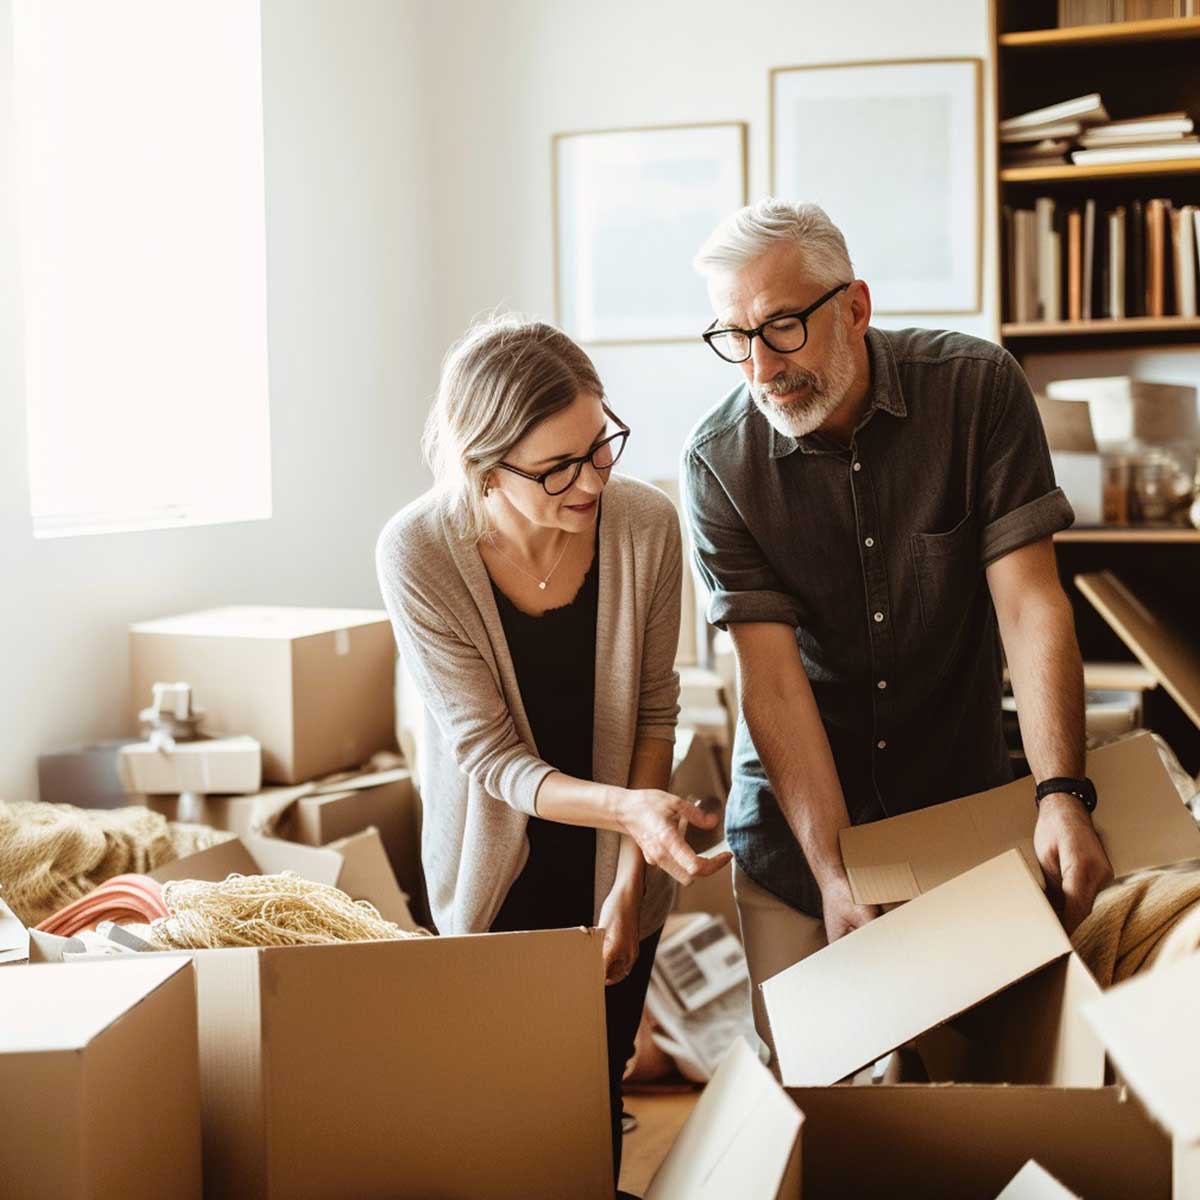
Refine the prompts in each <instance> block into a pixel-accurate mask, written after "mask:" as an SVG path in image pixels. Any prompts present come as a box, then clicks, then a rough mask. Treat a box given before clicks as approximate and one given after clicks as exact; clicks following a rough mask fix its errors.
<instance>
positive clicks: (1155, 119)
mask: <svg viewBox="0 0 1200 1200" xmlns="http://www.w3.org/2000/svg"><path fill="white" fill-rule="evenodd" d="M1194 129H1195V124H1194V122H1193V121H1192V118H1191V117H1189V116H1188V115H1187V113H1186V112H1184V111H1183V110H1182V109H1181V110H1179V111H1178V112H1169V113H1154V114H1153V115H1151V116H1147V117H1129V118H1127V119H1126V120H1123V121H1109V122H1108V124H1106V125H1090V126H1088V128H1087V129H1086V130H1084V131H1083V136H1084V137H1086V138H1088V139H1089V140H1091V139H1097V140H1099V139H1108V138H1128V137H1141V136H1142V135H1154V136H1158V135H1165V134H1173V133H1191V132H1192V131H1193V130H1194Z"/></svg>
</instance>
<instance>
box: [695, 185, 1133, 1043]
mask: <svg viewBox="0 0 1200 1200" xmlns="http://www.w3.org/2000/svg"><path fill="white" fill-rule="evenodd" d="M696 266H697V269H698V270H699V271H700V272H701V273H702V274H703V275H705V276H706V278H707V282H708V291H709V298H710V300H711V302H712V306H713V310H714V312H715V313H716V320H715V321H714V322H713V323H712V325H711V326H710V328H709V329H708V331H706V332H705V334H704V338H705V341H706V342H708V344H709V346H710V347H711V348H712V349H713V350H714V351H716V352H717V353H718V354H719V355H720V356H721V357H722V358H724V359H725V360H727V361H729V362H732V363H738V364H740V366H741V370H742V374H743V375H744V377H745V381H744V382H743V383H742V384H740V385H739V386H738V387H736V388H735V389H734V390H733V391H732V392H731V393H730V394H729V395H728V396H727V397H726V398H725V399H724V400H723V401H722V402H721V403H720V404H719V405H717V407H716V408H714V409H713V410H712V411H711V412H710V413H709V414H708V415H707V416H706V417H705V418H704V419H703V420H702V421H701V422H700V424H699V425H698V426H697V427H696V429H695V430H694V431H693V433H692V434H691V436H690V438H689V440H688V444H687V447H686V449H685V451H684V455H683V471H682V474H683V480H684V485H685V488H686V494H687V513H688V522H689V525H690V527H691V533H692V538H693V542H694V545H695V552H696V560H697V564H698V566H699V569H700V572H701V575H702V576H703V578H704V580H705V581H706V583H707V585H708V588H709V591H710V601H709V619H710V620H711V621H712V622H713V623H714V624H715V625H718V626H720V627H722V628H724V627H728V629H729V631H730V633H731V635H732V638H733V643H734V647H735V649H736V652H737V658H738V666H739V670H740V674H741V688H742V713H741V717H740V719H739V722H738V730H737V737H736V739H735V745H734V780H733V788H732V791H731V795H730V799H729V806H728V810H727V813H726V829H727V831H728V835H729V843H730V847H731V849H732V850H733V852H734V857H735V866H734V890H735V894H736V897H737V903H738V911H739V915H740V919H741V922H742V930H743V936H744V940H745V944H746V954H747V958H748V961H749V966H750V975H751V981H752V984H753V994H754V1003H755V1022H756V1025H757V1026H758V1030H759V1033H760V1035H761V1036H762V1037H763V1038H764V1039H765V1040H766V1041H767V1042H768V1044H771V1040H770V1033H769V1028H768V1025H767V1020H766V1015H765V1011H764V1009H763V1006H762V1001H761V993H760V992H759V989H758V985H759V984H760V983H761V982H762V981H763V980H764V979H767V978H769V977H770V976H772V975H774V974H776V973H777V972H779V971H781V970H783V969H784V968H785V967H788V966H790V965H791V964H792V963H794V962H796V961H798V960H799V959H801V958H803V957H805V956H806V955H808V954H810V953H812V952H813V951H815V950H818V949H820V948H821V947H822V946H824V945H825V944H826V942H827V941H833V940H834V939H836V938H839V937H841V936H842V935H843V934H845V933H847V932H849V931H850V930H852V929H855V928H856V927H857V926H859V925H862V924H864V923H865V922H866V921H868V920H870V919H871V918H872V917H873V916H875V915H876V911H875V910H874V909H872V908H869V907H865V906H862V905H858V904H855V902H854V900H853V898H852V896H851V893H850V888H849V884H848V882H847V879H846V873H845V869H844V867H843V865H842V859H841V853H840V851H839V848H838V830H840V829H842V828H845V827H846V826H847V825H849V824H851V823H855V824H858V823H860V822H864V821H875V820H879V819H881V818H883V817H886V816H890V815H893V814H895V813H900V812H907V811H911V810H913V809H916V808H921V807H924V806H926V805H930V804H938V803H941V802H942V801H945V800H951V799H953V798H955V797H957V796H963V795H967V794H969V793H972V792H977V791H981V790H983V789H986V788H990V787H995V786H997V785H999V784H1003V783H1006V782H1008V781H1009V780H1010V779H1011V778H1012V772H1011V768H1010V765H1009V760H1008V754H1007V750H1006V748H1005V742H1004V737H1003V733H1002V728H1001V710H1000V698H1001V670H1002V662H1001V647H1000V643H1001V641H1002V642H1003V648H1004V652H1005V654H1006V656H1007V660H1008V668H1009V673H1010V675H1011V677H1012V683H1013V689H1014V692H1015V694H1016V699H1017V705H1018V711H1019V714H1020V721H1021V732H1022V735H1023V739H1024V743H1025V752H1026V754H1027V756H1028V758H1029V763H1030V766H1031V768H1032V770H1033V773H1034V776H1035V777H1036V779H1037V780H1038V781H1039V783H1040V782H1042V781H1046V782H1049V781H1051V780H1055V781H1056V782H1053V783H1050V786H1049V788H1047V789H1040V790H1042V791H1045V792H1046V793H1047V794H1045V795H1043V796H1042V797H1041V798H1040V800H1039V808H1038V816H1037V827H1036V832H1035V835H1034V847H1035V850H1036V852H1037V856H1038V859H1039V861H1040V862H1041V864H1042V866H1043V868H1044V870H1045V874H1046V877H1047V880H1048V883H1049V887H1050V892H1051V898H1052V900H1054V902H1055V903H1056V904H1057V906H1058V907H1059V909H1060V911H1061V914H1062V917H1063V921H1064V924H1065V925H1066V927H1067V928H1068V929H1072V928H1074V926H1075V925H1076V924H1078V922H1079V921H1080V920H1082V918H1083V917H1084V916H1086V915H1087V913H1088V912H1089V911H1090V910H1091V907H1092V901H1093V899H1094V898H1095V895H1096V893H1097V891H1098V890H1099V889H1100V888H1101V887H1102V886H1103V885H1104V884H1105V883H1107V882H1108V881H1109V880H1110V879H1111V877H1112V872H1111V867H1110V865H1109V863H1108V859H1107V858H1106V856H1105V854H1104V851H1103V849H1102V847H1101V845H1100V842H1099V840H1098V839H1097V837H1096V834H1095V831H1094V829H1093V828H1092V823H1091V817H1090V815H1089V814H1090V808H1091V806H1094V802H1095V797H1094V790H1091V791H1089V789H1090V783H1088V781H1086V780H1084V779H1083V778H1082V776H1083V774H1084V769H1085V766H1084V728H1083V670H1082V664H1081V662H1080V656H1079V649H1078V645H1077V643H1076V640H1075V629H1074V621H1073V617H1072V613H1071V607H1070V602H1069V601H1068V600H1067V597H1066V596H1065V594H1064V593H1063V590H1062V587H1061V586H1060V584H1059V580H1058V574H1057V570H1056V568H1055V560H1054V547H1053V542H1052V535H1053V534H1054V532H1055V531H1056V530H1059V529H1064V528H1066V527H1067V526H1068V525H1069V524H1070V523H1071V521H1072V520H1073V513H1072V511H1071V507H1070V505H1069V504H1068V502H1067V500H1066V498H1065V497H1064V496H1063V494H1062V492H1061V491H1060V490H1059V489H1058V488H1056V487H1055V486H1054V477H1053V472H1052V469H1051V465H1050V456H1049V451H1048V449H1047V446H1046V441H1045V436H1044V434H1043V432H1042V427H1041V422H1040V420H1039V418H1038V413H1037V409H1036V406H1035V404H1034V401H1033V396H1032V394H1031V392H1030V389H1029V384H1028V382H1027V381H1026V379H1025V377H1024V375H1023V374H1022V372H1021V370H1020V368H1019V367H1018V366H1017V364H1016V362H1015V361H1014V360H1013V359H1012V357H1011V356H1010V355H1009V354H1008V353H1007V352H1006V351H1004V350H1002V349H1001V348H1000V347H998V346H995V345H993V344H991V343H989V342H985V341H981V340H979V339H977V338H973V337H968V336H966V335H964V334H959V333H949V332H935V331H930V330H922V329H908V330H904V331H902V332H892V331H885V330H881V329H876V328H873V327H872V326H871V324H870V321H871V294H870V290H869V288H868V286H867V284H866V283H865V282H864V281H862V280H861V279H855V278H854V271H853V268H852V266H851V263H850V258H849V255H848V253H847V250H846V244H845V240H844V239H843V237H842V234H841V233H840V231H839V230H838V229H837V227H836V226H834V225H833V223H832V222H831V221H830V220H829V218H828V217H827V216H826V215H825V213H824V212H822V210H821V209H819V208H818V207H816V206H815V205H808V204H801V205H793V204H788V203H785V202H782V201H779V200H764V201H762V202H760V203H758V204H756V205H753V206H750V207H748V208H744V209H742V210H740V211H739V212H737V213H735V214H734V215H733V216H732V217H730V218H729V219H728V220H727V221H725V222H724V223H723V224H722V225H721V226H720V227H718V229H717V230H716V231H715V232H714V233H713V234H712V236H711V237H710V238H709V240H708V242H707V243H706V244H705V246H704V248H703V249H702V250H701V252H700V254H699V256H698V257H697V259H696ZM997 632H999V637H997Z"/></svg>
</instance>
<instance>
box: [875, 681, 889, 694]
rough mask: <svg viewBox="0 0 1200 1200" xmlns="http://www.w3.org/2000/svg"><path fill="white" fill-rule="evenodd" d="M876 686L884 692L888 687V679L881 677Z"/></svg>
mask: <svg viewBox="0 0 1200 1200" xmlns="http://www.w3.org/2000/svg"><path fill="white" fill-rule="evenodd" d="M875 686H876V687H877V688H878V689H879V690H880V691H881V692H882V691H883V689H884V688H885V687H887V680H886V679H881V680H880V681H879V682H878V683H877V684H876V685H875Z"/></svg>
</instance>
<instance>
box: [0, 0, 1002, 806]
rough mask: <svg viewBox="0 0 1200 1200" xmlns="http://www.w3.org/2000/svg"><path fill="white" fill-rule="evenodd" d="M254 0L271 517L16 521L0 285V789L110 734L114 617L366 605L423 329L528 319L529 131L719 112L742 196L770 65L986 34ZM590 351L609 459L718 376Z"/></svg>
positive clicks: (16, 349) (12, 302)
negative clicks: (608, 405)
mask: <svg viewBox="0 0 1200 1200" xmlns="http://www.w3.org/2000/svg"><path fill="white" fill-rule="evenodd" d="M263 7H264V11H263V55H264V68H263V69H264V103H265V114H264V115H265V136H266V172H267V178H266V202H267V256H268V305H269V322H270V339H271V347H270V368H271V437H272V453H273V474H274V513H275V515H274V517H273V518H272V519H271V520H270V521H265V522H259V523H252V524H242V525H229V526H222V527H213V528H201V529H188V530H175V531H162V532H155V533H146V534H119V535H106V536H99V537H89V538H71V539H62V540H52V541H38V542H35V541H34V540H33V538H32V537H31V535H30V524H29V509H28V496H27V477H26V465H25V429H24V413H23V404H22V395H23V393H22V390H21V348H20V344H21V343H20V330H19V325H18V318H19V297H18V293H17V290H16V289H15V288H14V287H10V286H4V287H3V288H0V579H2V580H3V583H4V585H5V586H4V588H3V590H2V591H0V630H2V631H3V633H2V634H0V638H2V639H3V642H2V653H0V663H3V668H2V671H3V674H0V797H4V798H17V797H22V796H33V795H35V794H36V790H35V783H34V766H33V764H34V757H35V755H36V754H37V753H38V752H39V751H41V750H45V749H50V748H53V747H56V746H62V745H66V744H70V743H71V742H74V741H77V740H81V739H85V738H90V737H101V736H112V735H116V734H119V733H124V732H127V729H126V722H125V714H126V711H127V709H128V706H129V697H128V695H127V672H128V663H127V651H126V637H125V628H126V626H127V624H128V623H129V622H130V621H133V620H137V619H141V618H145V617H151V616H158V615H162V614H164V613H169V612H178V611H184V610H187V609H190V608H196V607H201V606H208V605H214V604H221V603H252V602H264V603H265V602H273V603H285V604H321V605H356V606H357V605H363V606H375V605H377V604H378V597H377V592H376V587H375V580H374V574H373V568H372V562H371V549H372V546H373V542H374V538H375V534H376V532H377V530H378V529H379V527H380V526H381V524H382V523H383V521H384V520H385V519H386V517H387V516H388V514H390V513H391V512H392V511H393V510H394V509H395V508H397V507H398V506H399V505H401V504H402V503H404V502H405V501H407V500H408V499H410V498H411V497H412V496H414V495H416V494H417V493H418V492H419V491H420V490H422V489H423V488H424V486H425V481H426V475H425V472H424V469H423V468H422V467H421V466H420V462H419V456H418V453H417V439H418V437H419V434H420V428H421V423H422V420H423V417H424V414H425V411H426V409H427V407H428V401H429V397H430V395H431V393H432V390H433V388H434V386H435V383H436V371H437V362H438V361H439V359H440V357H441V352H442V350H443V349H444V347H445V346H446V345H447V344H448V343H449V342H450V341H451V340H452V339H453V338H454V337H456V336H457V335H458V334H459V333H461V331H462V330H463V329H464V328H465V326H466V325H467V323H468V322H469V321H470V319H471V318H472V316H474V315H475V314H477V313H479V312H481V311H483V310H485V309H488V308H491V307H493V306H496V305H504V306H508V307H513V308H518V309H522V310H526V311H531V312H534V313H538V314H540V315H543V316H546V317H550V316H552V313H553V269H552V262H553V258H552V249H553V248H552V241H551V238H552V234H551V230H552V223H551V212H550V138H551V135H552V134H553V133H555V132H558V131H564V130H582V129H589V128H611V127H613V126H626V125H646V124H659V123H671V122H698V121H724V120H744V121H747V122H748V123H749V126H750V181H749V183H750V194H751V195H752V196H757V195H760V194H763V193H765V191H766V189H767V111H768V105H767V85H768V75H767V72H768V70H769V69H770V68H771V67H776V66H789V65H800V64H804V63H820V62H838V61H848V60H862V59H875V58H878V59H890V58H913V57H937V56H964V55H966V56H978V57H981V58H983V57H985V56H986V53H987V0H910V2H909V3H907V4H905V5H903V6H898V5H896V4H895V3H894V0H856V2H855V3H854V4H843V5H840V6H831V5H829V4H826V3H816V2H814V0H744V2H743V3H742V4H741V5H738V6H735V7H730V6H729V4H728V3H718V2H717V0H686V2H685V0H656V2H655V3H652V4H646V3H635V2H634V0H610V2H608V3H604V4H596V3H594V0H590V2H589V0H438V2H437V3H431V2H426V3H421V2H420V0H355V3H354V4H345V3H340V2H339V0H306V3H304V4H299V3H293V2H292V0H264V6H263ZM10 38H11V23H10V0H0V280H5V281H11V280H14V279H15V272H16V266H17V253H16V230H15V225H14V214H13V211H12V207H11V204H10V202H9V200H10V197H11V193H12V177H11V148H12V140H13V139H12V96H11V45H10ZM984 95H985V99H986V100H987V102H988V103H990V97H991V84H990V79H989V80H987V81H985V87H984ZM988 121H990V113H988V112H985V122H988ZM986 127H987V126H986V124H985V128H986ZM992 170H993V164H992V163H991V161H990V153H989V155H988V159H987V160H986V172H985V180H984V195H985V197H986V198H987V203H988V208H987V209H986V210H985V214H984V235H985V239H986V240H985V247H986V248H987V253H986V255H985V262H986V263H987V264H989V265H988V270H987V272H986V273H985V277H984V286H983V296H984V306H985V307H984V311H983V312H982V313H981V314H980V316H979V317H977V318H961V317H960V318H957V319H953V318H947V319H946V321H945V322H944V323H945V324H947V325H956V326H957V327H959V328H963V329H966V330H968V331H970V332H975V333H980V334H982V335H984V336H989V335H990V334H991V333H992V331H993V328H994V319H995V314H994V313H993V311H992V302H993V293H994V285H993V280H992V277H991V266H990V264H991V262H992V260H993V258H994V254H993V253H992V247H991V242H992V238H993V236H994V226H995V222H994V218H993V213H992V211H991V207H990V206H991V198H992V195H993V191H994V189H993V186H992V182H991V181H992ZM888 186H889V181H887V180H881V181H880V208H879V219H880V220H881V221H887V220H888V210H887V204H886V196H887V188H888ZM833 215H834V217H835V219H836V214H833ZM896 236H898V237H902V236H904V231H903V230H900V229H898V230H896ZM851 252H852V253H853V247H851ZM899 323H904V322H902V321H901V322H899ZM924 323H927V324H936V323H939V322H938V321H937V319H936V318H925V319H924ZM595 357H596V361H597V365H598V366H599V368H600V371H601V374H602V376H603V377H604V379H605V383H606V386H607V389H608V391H609V394H610V396H611V397H612V400H613V403H614V405H615V406H616V407H617V409H618V411H619V412H620V413H621V415H622V416H624V417H625V418H626V419H627V420H629V421H631V423H632V424H633V425H634V429H635V438H634V440H633V441H632V442H631V448H630V451H629V455H628V464H629V469H630V470H631V471H632V472H634V473H637V474H642V475H646V476H659V475H664V474H673V473H674V470H675V463H676V459H677V455H678V450H679V446H680V444H681V441H682V439H683V436H684V434H685V433H686V431H687V429H688V428H689V427H690V426H691V425H692V423H693V422H694V421H695V420H696V419H697V418H698V417H699V416H700V414H701V413H702V412H703V411H704V410H705V409H706V408H708V407H709V406H710V405H711V404H713V403H714V402H715V401H716V400H717V399H718V398H719V397H720V396H721V395H722V394H723V393H724V391H726V390H727V389H728V387H730V386H732V383H733V382H736V379H737V375H736V371H735V369H734V368H728V367H723V366H722V365H721V364H720V363H719V362H718V361H717V360H716V359H715V358H714V357H713V356H712V355H711V354H709V353H708V352H707V351H706V350H705V349H704V347H703V346H700V345H699V344H697V345H696V346H679V345H672V346H660V347H655V346H648V347H627V348H626V347H619V348H607V349H604V350H603V351H600V352H597V354H596V356H595ZM214 470H215V473H217V474H218V475H219V470H220V468H219V465H218V466H216V467H215V468H214Z"/></svg>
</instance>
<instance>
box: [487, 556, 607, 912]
mask: <svg viewBox="0 0 1200 1200" xmlns="http://www.w3.org/2000/svg"><path fill="white" fill-rule="evenodd" d="M599 563H600V554H599V549H598V548H597V552H596V555H595V557H594V558H593V559H592V565H591V567H590V568H589V569H588V573H587V575H586V576H585V577H584V580H583V583H582V584H581V586H580V588H579V591H578V592H576V593H575V598H574V599H573V600H572V601H571V602H570V603H569V604H564V605H563V606H562V607H561V608H552V609H549V610H548V611H547V612H545V613H543V614H542V615H541V616H537V617H534V616H530V615H529V614H528V613H525V612H522V611H521V610H520V609H519V608H517V606H516V605H515V604H513V602H512V601H511V600H509V598H508V597H507V596H506V595H505V594H504V593H503V592H502V591H501V590H500V589H499V588H498V587H496V585H495V584H494V583H493V584H492V592H493V593H494V595H495V597H496V608H497V610H498V611H499V613H500V623H501V624H502V625H503V626H504V636H505V638H506V640H507V641H508V651H509V654H510V655H511V656H512V661H513V669H514V670H515V672H516V676H517V686H518V689H519V691H520V693H521V702H522V703H523V704H524V706H525V714H526V716H527V717H528V718H529V727H530V730H531V732H532V733H533V740H534V742H535V744H536V745H537V753H538V756H539V757H540V758H542V759H544V760H545V761H546V762H548V763H549V764H550V765H551V766H552V767H555V768H557V769H558V770H559V771H562V772H563V774H564V775H573V776H574V777H575V778H577V779H591V777H592V727H593V723H594V718H595V709H596V609H597V604H598V601H599V595H600V586H599V580H600V566H599ZM528 837H529V860H528V862H526V864H525V868H524V870H523V871H522V872H521V874H520V875H519V876H518V877H517V879H516V880H515V881H514V882H513V885H512V887H511V888H510V889H509V892H508V896H507V897H506V899H505V901H504V904H503V905H502V906H501V909H500V912H499V913H498V914H497V916H496V919H495V920H494V921H493V922H492V929H493V931H500V930H518V929H560V928H569V927H571V926H575V925H591V924H592V915H593V898H594V892H595V883H594V880H595V870H596V831H595V830H594V829H588V828H584V827H582V826H578V825H563V824H561V823H559V822H557V821H544V820H542V819H541V818H540V817H530V818H529V827H528Z"/></svg>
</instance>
